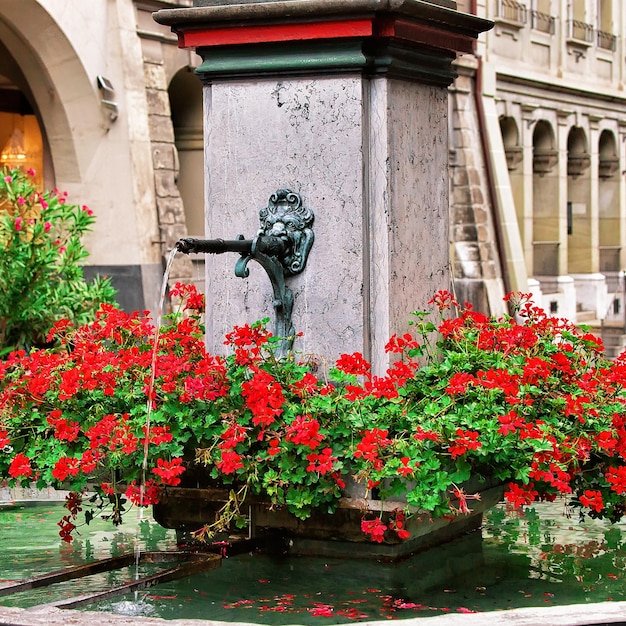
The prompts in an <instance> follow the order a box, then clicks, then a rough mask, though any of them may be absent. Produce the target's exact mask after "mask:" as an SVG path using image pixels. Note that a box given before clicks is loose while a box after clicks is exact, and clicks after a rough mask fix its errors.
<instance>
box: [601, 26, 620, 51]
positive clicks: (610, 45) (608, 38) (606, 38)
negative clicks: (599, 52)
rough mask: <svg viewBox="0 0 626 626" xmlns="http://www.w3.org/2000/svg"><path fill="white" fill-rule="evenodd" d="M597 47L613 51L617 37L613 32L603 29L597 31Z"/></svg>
mask: <svg viewBox="0 0 626 626" xmlns="http://www.w3.org/2000/svg"><path fill="white" fill-rule="evenodd" d="M597 42H598V48H602V49H603V50H611V51H612V52H615V49H616V47H617V45H616V44H617V37H616V36H615V35H614V34H613V33H607V32H605V31H603V30H599V31H598V32H597Z"/></svg>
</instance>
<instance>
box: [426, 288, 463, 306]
mask: <svg viewBox="0 0 626 626" xmlns="http://www.w3.org/2000/svg"><path fill="white" fill-rule="evenodd" d="M428 304H434V305H435V306H436V307H437V308H438V309H439V310H440V311H445V310H446V309H451V308H452V307H453V306H454V307H458V306H459V303H458V302H457V301H456V299H455V298H454V296H453V295H452V294H451V293H450V292H449V291H447V290H445V289H440V290H439V291H438V292H437V293H436V294H435V295H434V296H433V297H432V298H431V299H430V300H429V301H428Z"/></svg>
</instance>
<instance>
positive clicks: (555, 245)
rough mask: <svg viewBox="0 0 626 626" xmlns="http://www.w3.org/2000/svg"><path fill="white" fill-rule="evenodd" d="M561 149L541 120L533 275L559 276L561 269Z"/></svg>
mask: <svg viewBox="0 0 626 626" xmlns="http://www.w3.org/2000/svg"><path fill="white" fill-rule="evenodd" d="M557 163H558V151H557V149H556V142H555V135H554V130H553V128H552V126H551V125H550V123H549V122H547V121H545V120H540V121H538V122H537V124H536V126H535V129H534V131H533V218H532V220H533V228H532V231H533V251H532V252H533V254H532V257H533V262H532V274H533V276H535V277H537V276H558V275H559V273H561V272H560V269H561V263H562V262H561V250H560V236H559V235H560V220H559V206H558V186H559V180H558V168H557V167H556V165H557Z"/></svg>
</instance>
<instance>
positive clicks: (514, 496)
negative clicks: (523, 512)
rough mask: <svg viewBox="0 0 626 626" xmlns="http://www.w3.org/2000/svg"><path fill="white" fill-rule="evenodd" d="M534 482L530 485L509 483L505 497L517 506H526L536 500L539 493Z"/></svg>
mask: <svg viewBox="0 0 626 626" xmlns="http://www.w3.org/2000/svg"><path fill="white" fill-rule="evenodd" d="M533 487H534V485H533V483H528V485H521V486H520V485H517V484H515V483H509V490H508V491H507V492H505V494H504V497H505V499H506V500H508V501H509V502H512V503H513V504H514V505H515V506H525V505H528V504H530V503H531V502H534V501H535V500H536V499H537V496H538V495H539V494H538V493H537V492H536V491H535V490H534V489H533Z"/></svg>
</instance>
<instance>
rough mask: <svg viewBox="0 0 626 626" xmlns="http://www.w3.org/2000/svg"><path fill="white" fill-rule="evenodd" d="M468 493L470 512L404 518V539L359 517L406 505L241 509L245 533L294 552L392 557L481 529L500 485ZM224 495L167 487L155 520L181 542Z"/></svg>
mask: <svg viewBox="0 0 626 626" xmlns="http://www.w3.org/2000/svg"><path fill="white" fill-rule="evenodd" d="M467 493H472V494H473V493H479V494H480V499H479V500H472V501H471V502H470V508H471V512H470V513H465V514H458V515H450V516H446V517H440V518H436V519H433V518H432V517H431V515H430V514H428V513H415V514H413V515H411V516H410V517H409V518H408V519H407V520H406V525H405V529H406V530H408V531H409V533H410V537H409V538H408V539H405V540H401V539H399V538H398V536H397V535H396V533H394V532H392V531H387V532H386V533H385V535H384V538H383V540H382V542H381V543H378V542H376V541H372V540H371V539H370V538H369V537H368V536H367V535H366V534H364V533H363V531H362V530H361V520H362V519H363V518H364V517H365V518H366V519H374V518H375V517H377V516H378V515H379V514H381V513H382V521H383V522H386V521H388V519H389V518H390V517H391V516H392V515H393V514H394V512H395V511H396V510H398V509H400V510H403V509H404V508H405V506H406V504H405V503H403V502H400V501H390V500H386V501H384V502H381V501H380V500H374V499H371V498H354V497H346V498H342V499H341V500H340V501H339V506H338V507H337V509H336V510H335V512H334V513H324V512H321V511H314V512H313V513H312V514H311V516H310V517H308V518H307V519H305V520H301V519H298V518H297V517H296V516H295V515H293V514H291V513H290V512H289V511H288V510H287V507H284V506H276V505H270V504H268V503H267V502H264V501H262V500H261V499H259V498H255V497H249V498H247V499H246V500H245V501H244V502H243V503H242V505H241V507H240V508H241V511H242V512H245V513H246V514H247V515H248V518H249V528H248V529H247V530H246V531H245V535H246V537H262V536H264V535H271V536H274V537H275V536H276V535H277V534H279V535H280V536H282V537H283V538H284V539H285V540H286V545H287V546H288V549H289V551H290V552H291V553H293V554H301V555H307V556H329V557H331V556H333V557H352V558H354V557H355V556H357V555H358V557H359V558H373V559H385V560H395V559H400V558H404V557H406V556H409V555H411V554H414V553H416V552H420V551H422V550H426V549H428V548H431V547H434V546H436V545H440V544H442V543H444V542H447V541H450V540H452V539H455V538H457V537H460V536H461V535H464V534H466V533H468V532H471V531H473V530H476V529H478V528H480V526H481V524H482V517H483V513H484V512H485V511H487V510H488V509H490V508H492V507H493V506H495V505H496V504H497V503H498V502H500V500H501V499H502V494H503V488H502V486H501V485H497V484H493V483H492V484H482V486H481V488H479V489H473V490H471V491H468V492H467ZM228 498H229V491H228V490H226V489H202V488H168V489H167V491H166V492H165V493H164V494H163V496H162V498H161V501H160V502H159V504H157V505H155V506H154V507H153V515H154V519H155V520H156V521H157V522H158V523H159V524H161V525H162V526H164V527H165V528H171V529H175V530H176V531H177V533H178V537H179V540H180V541H182V542H187V541H188V540H190V539H191V538H192V533H193V531H195V530H198V529H200V528H202V527H203V526H205V525H207V524H211V523H212V522H214V521H215V518H216V513H217V511H219V509H220V508H221V507H222V506H223V504H224V503H225V502H226V501H227V500H228ZM453 505H454V503H453ZM357 548H358V549H357Z"/></svg>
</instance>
